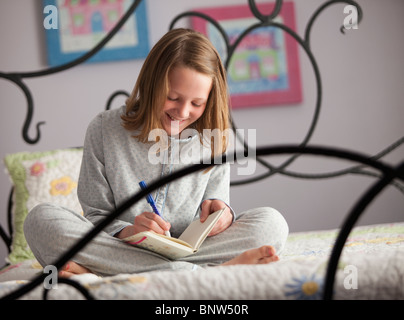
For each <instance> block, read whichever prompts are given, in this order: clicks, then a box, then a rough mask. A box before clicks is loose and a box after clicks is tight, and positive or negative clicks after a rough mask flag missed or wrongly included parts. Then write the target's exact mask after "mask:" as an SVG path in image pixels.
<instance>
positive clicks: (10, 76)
mask: <svg viewBox="0 0 404 320" xmlns="http://www.w3.org/2000/svg"><path fill="white" fill-rule="evenodd" d="M141 1H142V0H135V1H134V2H133V3H132V5H131V6H130V7H129V8H128V9H127V11H126V12H125V14H124V15H123V16H122V18H121V19H120V20H119V21H118V22H117V24H116V25H115V26H114V28H113V29H112V30H111V31H110V32H109V33H108V34H107V35H106V36H105V37H104V38H103V39H102V40H101V41H100V42H99V43H98V44H97V45H96V46H95V47H94V48H93V49H91V50H90V51H88V52H86V53H85V54H83V55H82V56H81V57H78V58H77V59H74V60H73V61H70V62H68V63H65V64H63V65H60V66H56V67H51V68H47V69H44V70H39V71H32V72H10V73H6V72H0V78H4V79H6V80H9V81H11V82H13V83H14V84H16V85H17V86H18V87H19V88H20V89H21V90H22V91H23V93H24V95H25V98H26V101H27V115H26V117H25V122H24V125H23V128H22V137H23V139H24V141H25V142H27V143H29V144H36V143H37V142H38V141H39V139H40V138H41V132H40V126H41V125H43V124H45V122H43V121H40V122H38V123H37V124H36V136H35V137H34V138H30V137H29V135H28V131H29V128H30V126H31V122H32V117H33V113H34V99H33V97H32V94H31V91H30V90H29V88H28V87H27V86H26V85H25V83H24V82H23V79H24V78H37V77H43V76H48V75H52V74H54V73H58V72H62V71H65V70H68V69H71V68H73V67H75V66H77V65H79V64H81V63H83V62H85V61H87V60H88V59H90V58H91V57H92V56H94V55H95V54H96V53H97V52H98V51H100V50H101V49H102V48H103V47H104V46H105V45H106V44H107V43H108V41H109V40H111V39H112V38H113V37H114V35H115V34H116V33H117V32H118V31H119V30H120V29H121V27H122V26H123V25H124V24H125V22H126V21H127V20H128V19H129V17H130V16H131V15H132V13H133V12H135V10H136V8H137V6H138V5H139V4H140V2H141Z"/></svg>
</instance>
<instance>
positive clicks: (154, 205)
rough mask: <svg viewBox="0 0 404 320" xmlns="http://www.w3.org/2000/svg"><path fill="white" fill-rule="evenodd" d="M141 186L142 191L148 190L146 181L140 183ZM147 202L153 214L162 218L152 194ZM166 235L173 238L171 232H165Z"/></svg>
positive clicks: (148, 196)
mask: <svg viewBox="0 0 404 320" xmlns="http://www.w3.org/2000/svg"><path fill="white" fill-rule="evenodd" d="M139 185H140V188H142V190H145V189H146V188H147V185H146V182H144V181H140V182H139ZM147 202H148V203H149V204H150V206H151V207H152V209H153V212H154V213H155V214H157V215H158V216H160V217H161V214H160V212H159V211H158V209H157V207H156V203H155V202H154V199H153V197H152V196H151V194H150V193H149V194H148V195H147ZM165 235H166V236H167V237H171V234H170V231H165Z"/></svg>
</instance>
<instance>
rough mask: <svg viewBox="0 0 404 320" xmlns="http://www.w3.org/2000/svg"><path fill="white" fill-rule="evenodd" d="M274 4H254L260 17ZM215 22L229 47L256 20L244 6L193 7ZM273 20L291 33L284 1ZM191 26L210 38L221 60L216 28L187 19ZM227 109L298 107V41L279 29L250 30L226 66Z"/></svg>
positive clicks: (290, 12) (292, 20)
mask: <svg viewBox="0 0 404 320" xmlns="http://www.w3.org/2000/svg"><path fill="white" fill-rule="evenodd" d="M273 7H274V3H273V2H272V3H266V4H262V3H261V4H259V5H258V9H259V10H260V11H261V12H262V13H269V12H272V10H273ZM195 11H198V12H202V13H205V14H206V15H208V16H210V17H212V18H213V19H215V20H216V21H217V22H218V23H219V24H220V25H221V26H222V28H223V29H224V30H225V32H226V34H227V35H228V37H229V40H230V43H231V44H233V43H234V41H235V39H236V38H238V36H239V35H240V34H241V33H242V32H243V31H244V30H246V29H247V28H248V27H250V26H252V25H254V24H256V23H258V22H259V20H258V19H257V18H255V17H254V16H253V14H252V13H251V10H250V8H249V6H247V5H240V6H227V7H214V8H203V9H196V10H195ZM274 21H275V22H278V23H282V24H284V25H286V26H288V27H289V28H291V29H292V30H295V14H294V4H293V2H284V3H283V6H282V10H281V12H280V14H279V15H278V16H277V17H276V18H275V20H274ZM191 23H192V26H193V28H194V29H195V30H198V31H200V32H202V33H204V34H205V35H207V36H208V38H209V39H210V40H211V42H212V43H213V45H214V46H215V47H216V48H217V50H218V51H219V54H220V55H221V57H222V59H223V61H226V59H227V57H226V50H225V42H224V41H223V39H222V36H221V34H220V33H219V32H218V31H217V29H216V28H215V27H214V26H213V25H212V24H211V23H209V22H207V21H206V20H204V19H201V18H198V17H194V18H192V21H191ZM227 73H228V83H229V90H230V95H231V105H232V108H245V107H259V106H269V105H279V104H292V103H298V102H301V100H302V92H301V81H300V66H299V56H298V47H297V42H296V40H295V39H293V38H292V37H291V36H290V35H289V34H287V33H286V32H284V31H283V30H282V29H280V28H277V27H273V26H269V27H260V28H257V29H255V30H253V31H252V32H250V33H249V34H248V35H247V36H246V37H245V38H244V39H243V40H242V41H241V42H240V44H239V45H238V46H237V48H236V50H235V51H234V54H233V56H232V57H231V59H230V61H229V65H228V70H227Z"/></svg>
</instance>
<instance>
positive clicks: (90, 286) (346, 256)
mask: <svg viewBox="0 0 404 320" xmlns="http://www.w3.org/2000/svg"><path fill="white" fill-rule="evenodd" d="M337 235H338V230H337V229H333V230H321V231H309V232H296V233H291V234H290V235H289V238H288V241H287V243H286V246H285V248H284V250H283V251H282V253H281V254H280V260H279V261H277V262H273V263H270V264H267V265H236V266H218V267H208V268H196V269H195V270H193V271H183V270H181V271H154V272H148V273H141V274H119V275H116V276H111V277H105V278H101V277H98V276H95V275H92V274H85V275H78V276H74V277H72V278H71V279H72V280H75V281H77V282H79V283H80V284H81V285H82V286H83V287H84V288H86V290H87V291H88V293H89V294H90V295H91V296H92V297H93V298H94V299H107V300H114V299H145V300H252V299H254V300H258V299H280V300H286V299H291V300H306V299H307V300H314V299H322V297H323V290H324V279H325V274H326V269H327V264H328V259H329V256H330V253H331V250H332V247H333V244H334V241H335V240H336V237H337ZM403 265H404V222H399V223H392V224H378V225H371V226H360V227H356V228H354V229H353V230H352V232H351V234H350V236H349V238H348V240H347V242H346V244H345V246H344V249H343V252H342V255H341V259H340V261H339V265H338V268H337V273H336V277H335V282H334V291H333V299H337V300H351V299H378V300H379V299H403V298H404V268H403V267H402V266H403ZM42 272H43V270H42V268H41V266H40V265H39V264H38V262H37V261H35V260H26V261H23V262H21V263H19V264H16V265H10V266H7V267H6V268H4V269H3V270H1V271H0V281H1V282H0V297H2V296H5V295H6V294H8V293H10V292H12V291H14V290H16V289H18V288H19V287H21V286H24V285H25V284H26V283H27V282H29V281H30V279H32V277H35V276H36V275H38V274H39V273H42ZM43 292H44V286H37V287H36V288H34V289H33V290H31V291H30V292H28V293H27V294H25V295H24V296H22V297H21V299H42V298H43ZM47 299H57V300H63V299H69V300H76V299H85V297H84V296H83V295H82V293H80V292H79V291H78V290H77V289H76V288H74V287H72V286H71V285H67V284H64V283H60V284H58V285H57V289H51V290H49V292H48V295H47Z"/></svg>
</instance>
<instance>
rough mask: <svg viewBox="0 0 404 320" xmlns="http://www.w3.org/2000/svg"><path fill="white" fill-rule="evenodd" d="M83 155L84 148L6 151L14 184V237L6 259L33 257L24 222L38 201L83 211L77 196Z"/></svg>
mask: <svg viewBox="0 0 404 320" xmlns="http://www.w3.org/2000/svg"><path fill="white" fill-rule="evenodd" d="M82 155H83V150H82V149H64V150H62V149H59V150H53V151H47V152H20V153H15V154H9V155H6V157H5V158H4V163H5V166H6V169H7V170H6V172H8V174H9V176H10V179H11V182H12V184H13V186H14V194H13V197H14V198H13V207H12V218H13V219H12V223H13V226H12V227H13V237H12V242H11V252H10V254H9V255H8V257H7V259H6V260H7V262H9V263H18V262H21V261H24V260H27V259H33V258H34V255H33V253H32V251H31V249H30V248H29V246H28V244H27V242H26V240H25V236H24V231H23V225H24V220H25V217H26V216H27V214H28V212H29V211H30V210H31V209H32V208H33V207H35V206H36V205H38V204H40V203H43V202H52V203H54V204H57V205H60V206H64V207H67V208H69V209H71V210H74V211H75V212H78V213H82V209H81V206H80V203H79V201H78V198H77V182H78V177H79V172H80V166H81V160H82Z"/></svg>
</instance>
